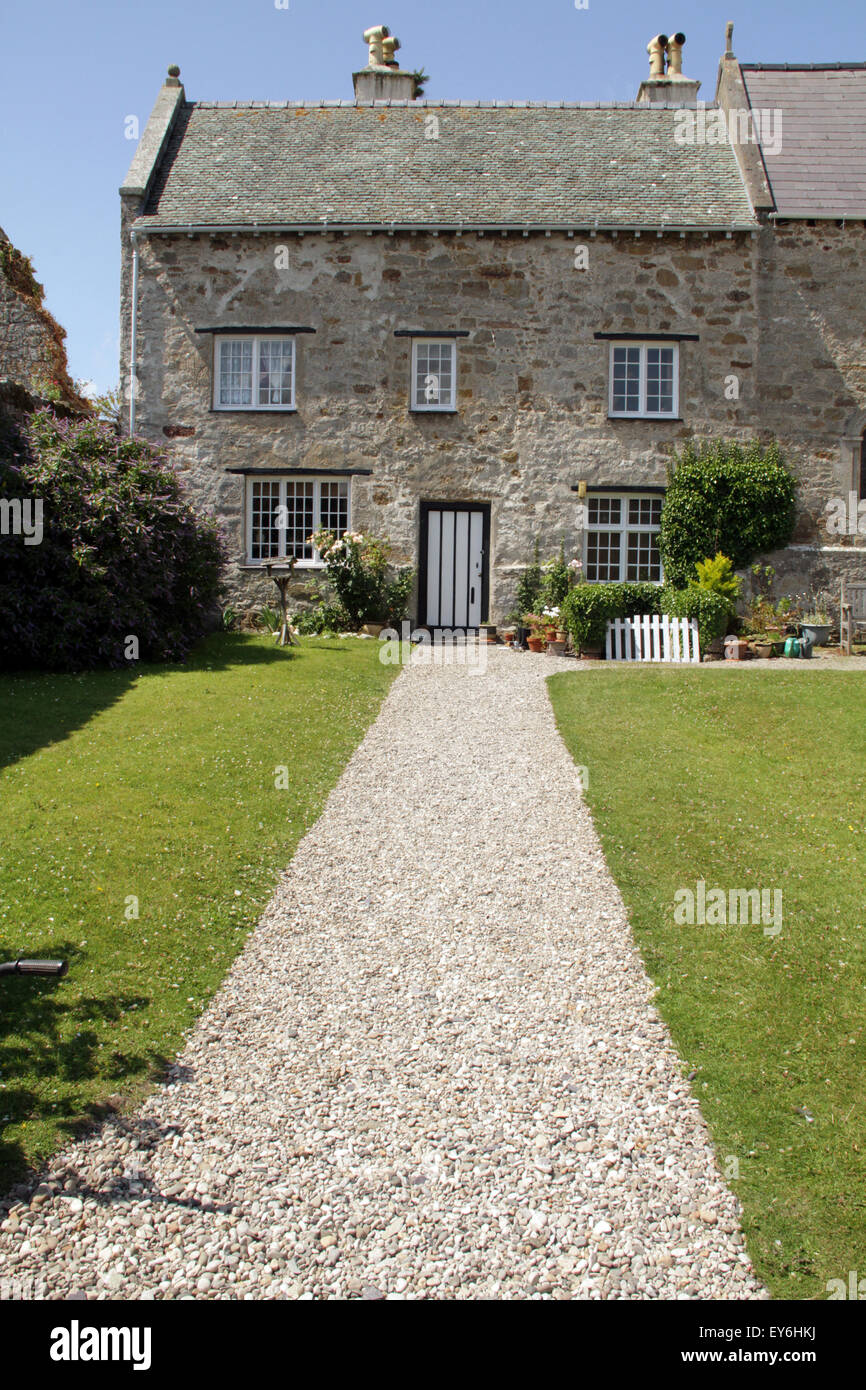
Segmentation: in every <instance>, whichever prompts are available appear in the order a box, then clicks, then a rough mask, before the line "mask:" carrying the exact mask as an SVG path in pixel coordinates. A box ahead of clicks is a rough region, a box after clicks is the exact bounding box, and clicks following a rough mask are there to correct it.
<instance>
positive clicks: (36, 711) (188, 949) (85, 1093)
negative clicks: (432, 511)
mask: <svg viewBox="0 0 866 1390" xmlns="http://www.w3.org/2000/svg"><path fill="white" fill-rule="evenodd" d="M377 656H378V644H377V643H372V642H366V643H365V642H360V641H357V640H355V639H347V640H339V641H337V640H334V641H325V640H317V639H309V640H306V641H304V642H303V643H302V645H301V647H300V648H298V649H295V650H293V651H291V652H288V651H281V650H280V649H278V648H275V647H274V644H273V641H272V639H270V638H257V637H243V636H234V635H220V636H216V637H213V638H211V639H209V641H208V642H206V643H205V644H204V645H203V646H202V647H201V648H200V649H199V651H198V652H197V654H196V655H195V657H194V658H193V659H191V660H190V662H189V663H188V664H187V665H186V666H174V667H155V666H154V667H146V666H145V667H142V668H139V670H138V671H137V672H135V673H131V672H126V671H124V672H96V673H92V674H87V675H82V676H49V675H32V676H29V675H27V676H17V677H16V676H12V677H2V678H0V958H2V959H10V958H13V957H14V956H15V955H16V954H18V953H19V952H23V953H25V954H29V955H34V956H40V955H41V956H55V955H56V956H67V957H68V958H69V962H70V972H69V975H68V977H67V978H66V979H65V980H63V981H59V982H55V981H51V980H33V979H17V978H16V979H12V980H8V981H3V982H2V985H0V988H2V996H0V1190H3V1188H4V1187H5V1186H6V1185H8V1183H9V1182H10V1180H11V1179H12V1178H13V1177H15V1176H18V1175H20V1174H21V1172H22V1171H23V1170H24V1168H25V1166H26V1165H27V1164H32V1163H34V1162H37V1161H38V1160H40V1159H41V1158H43V1157H44V1156H45V1155H47V1154H50V1153H51V1152H52V1150H53V1149H55V1148H56V1147H57V1145H58V1143H60V1142H62V1141H63V1140H64V1139H65V1138H67V1137H68V1136H69V1134H70V1133H72V1132H75V1131H76V1130H77V1129H78V1128H79V1127H80V1125H81V1123H82V1121H86V1120H87V1119H88V1118H93V1117H95V1116H98V1115H99V1114H100V1113H102V1107H103V1106H104V1105H105V1104H106V1102H109V1101H112V1102H113V1103H123V1104H129V1103H130V1102H131V1101H132V1100H133V1099H135V1098H137V1097H138V1096H140V1095H141V1094H142V1092H143V1090H144V1089H145V1088H146V1086H147V1085H148V1084H150V1083H152V1081H153V1080H154V1079H155V1078H156V1077H158V1076H159V1075H160V1074H161V1073H162V1071H163V1069H164V1067H165V1064H166V1061H167V1060H168V1059H170V1058H171V1057H172V1056H173V1055H174V1054H176V1052H177V1050H178V1048H179V1047H180V1045H181V1043H182V1035H183V1031H184V1029H186V1028H188V1027H189V1026H190V1025H191V1024H192V1022H193V1021H194V1019H195V1018H196V1016H197V1015H198V1014H199V1013H201V1011H202V1009H203V1008H204V1006H205V1004H206V1003H207V1001H208V999H209V998H210V997H211V995H212V994H213V993H214V990H215V989H216V988H217V986H218V985H219V983H220V981H221V979H222V978H223V976H224V975H225V972H226V969H227V967H228V966H229V964H230V963H231V961H232V960H233V958H234V957H235V956H236V955H237V953H238V951H239V950H240V948H241V946H242V945H243V942H244V939H245V936H246V934H247V933H248V932H249V930H250V928H251V927H252V926H253V925H254V923H255V922H256V920H257V918H258V916H259V914H260V912H261V909H262V907H263V906H264V904H265V903H266V902H267V900H268V898H269V897H270V895H271V892H272V891H273V888H274V885H275V882H276V879H277V877H278V875H279V872H280V871H281V870H282V869H283V868H284V867H285V866H286V865H287V864H288V862H289V860H290V859H291V857H292V854H293V853H294V850H295V847H296V845H297V843H298V841H299V840H300V838H301V836H302V835H303V834H304V833H305V831H306V830H308V829H309V827H310V826H311V825H312V824H313V823H314V821H315V820H316V819H317V817H318V815H319V813H320V811H321V809H322V806H323V803H324V801H325V798H326V796H327V795H328V792H329V791H330V790H331V788H332V787H333V785H334V783H335V782H336V780H337V778H338V777H339V775H340V773H341V771H342V769H343V768H344V766H345V764H346V762H347V761H348V759H349V757H350V755H351V753H352V751H353V749H354V748H355V747H356V746H357V744H358V742H359V741H360V739H361V737H362V735H363V733H364V731H365V730H366V728H367V726H368V725H369V724H370V722H371V721H372V719H373V718H374V717H375V715H376V712H377V710H378V707H379V704H380V702H381V700H382V697H383V696H384V694H385V692H386V690H387V688H388V685H389V683H390V681H391V680H392V679H393V676H394V674H395V672H396V669H397V668H394V667H390V668H386V667H384V666H382V665H381V664H380V662H379V661H378V660H377ZM280 766H286V767H288V769H289V775H288V782H289V787H288V789H278V788H277V786H276V781H277V778H276V776H275V770H276V769H277V768H278V767H280ZM283 780H285V779H283ZM133 899H137V911H138V917H137V918H136V917H135V916H134V913H135V911H136V903H135V902H134V901H133Z"/></svg>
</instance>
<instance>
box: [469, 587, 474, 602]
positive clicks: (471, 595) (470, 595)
mask: <svg viewBox="0 0 866 1390" xmlns="http://www.w3.org/2000/svg"><path fill="white" fill-rule="evenodd" d="M469 602H470V603H474V602H475V585H474V584H473V585H472V588H471V589H470V590H469Z"/></svg>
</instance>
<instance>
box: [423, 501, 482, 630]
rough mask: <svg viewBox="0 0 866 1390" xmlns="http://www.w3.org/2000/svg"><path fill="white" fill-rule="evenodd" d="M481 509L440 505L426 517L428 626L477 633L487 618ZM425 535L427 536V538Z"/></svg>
mask: <svg viewBox="0 0 866 1390" xmlns="http://www.w3.org/2000/svg"><path fill="white" fill-rule="evenodd" d="M486 522H487V511H486V509H485V508H483V507H472V506H468V505H467V506H465V507H460V506H446V505H444V504H443V505H442V506H439V505H437V504H436V503H434V502H431V503H429V504H428V505H427V506H426V507H425V510H424V512H423V513H422V536H421V542H422V558H423V559H424V561H426V563H425V564H424V575H423V584H422V589H423V592H422V593H421V594H420V596H419V597H420V598H421V602H422V605H426V606H425V608H424V624H425V626H427V627H433V628H436V627H447V628H477V627H478V625H479V623H481V622H482V621H483V620H484V619H485V618H486V617H487V616H488V615H487V614H486V613H485V612H484V611H483V609H484V604H485V603H486V601H487V595H486V588H487V570H486V563H485V560H486V555H485V532H486V529H487V527H486ZM425 533H426V534H425Z"/></svg>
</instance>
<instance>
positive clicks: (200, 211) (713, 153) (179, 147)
mask: <svg viewBox="0 0 866 1390" xmlns="http://www.w3.org/2000/svg"><path fill="white" fill-rule="evenodd" d="M430 116H435V117H436V118H437V120H438V122H439V138H438V139H430V138H426V133H425V132H426V131H427V130H428V129H431V126H430V125H429V123H428V124H426V125H425V118H428V117H430ZM674 117H675V109H674V108H672V107H661V108H649V107H646V106H636V105H635V104H634V103H619V104H615V105H602V104H600V103H581V104H566V103H559V104H552V103H550V104H547V103H506V102H490V103H480V102H478V103H462V102H450V103H449V102H445V103H438V102H411V103H407V102H400V103H398V102H394V103H388V104H384V103H376V104H373V103H356V102H330V103H320V104H317V105H313V104H310V103H285V104H271V103H249V104H244V103H233V104H229V103H209V102H197V103H185V104H184V105H183V106H182V107H181V109H180V111H179V113H178V118H177V122H176V124H175V128H174V130H173V132H172V135H171V138H170V141H169V143H168V145H167V148H166V151H165V154H164V156H163V159H162V162H161V166H160V168H159V170H158V171H157V174H156V177H155V179H154V182H153V185H152V188H151V192H150V194H149V197H148V202H147V204H146V207H145V209H144V214H143V216H142V217H141V218H140V219H139V222H138V225H139V226H142V227H145V226H147V227H150V228H153V229H157V228H159V227H169V226H180V225H190V224H194V225H206V226H215V225H216V226H232V225H249V224H250V223H259V224H266V225H271V226H280V225H282V226H305V225H317V224H318V225H321V224H322V223H324V222H325V221H327V222H329V223H337V224H340V225H343V226H345V225H353V226H354V225H362V226H363V225H365V224H366V225H368V226H369V225H373V226H376V225H380V226H381V225H387V224H390V223H396V224H399V225H401V226H406V225H410V226H411V225H413V224H417V225H419V226H430V225H431V224H432V225H436V226H459V225H465V226H485V225H491V226H502V225H515V226H545V227H547V226H550V227H556V226H560V225H561V226H563V227H569V226H592V225H593V224H594V223H597V224H598V225H599V226H604V227H617V226H623V227H635V226H637V227H666V226H672V227H680V226H695V227H723V228H732V227H751V226H753V225H754V224H755V219H754V215H753V213H752V209H751V207H750V204H749V200H748V196H747V194H746V190H745V187H744V184H743V180H742V177H741V175H740V172H739V169H738V166H737V163H736V159H735V157H734V154H733V152H732V150H731V148H730V147H729V146H727V145H683V144H677V143H676V141H675V139H674V131H675V128H676V127H675V124H674Z"/></svg>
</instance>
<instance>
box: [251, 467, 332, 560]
mask: <svg viewBox="0 0 866 1390" xmlns="http://www.w3.org/2000/svg"><path fill="white" fill-rule="evenodd" d="M348 529H349V480H348V478H248V479H247V557H248V560H249V563H250V564H254V565H257V564H267V563H268V562H272V563H278V562H279V561H280V560H288V559H292V558H294V559H295V560H297V562H298V563H299V564H300V565H302V566H309V567H315V566H318V565H321V564H322V557H321V556H320V555H319V553H318V551H317V550H316V549H315V547H314V546H313V545H311V544H310V537H311V536H312V534H313V532H314V531H318V530H325V531H333V532H334V534H335V536H337V537H338V538H339V537H340V536H342V535H344V534H345V532H346V531H347V530H348Z"/></svg>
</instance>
